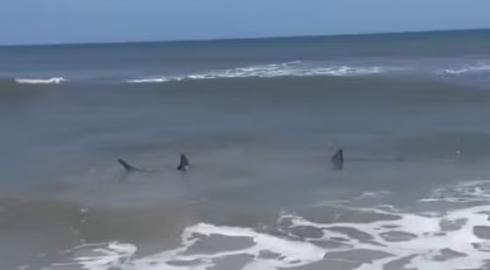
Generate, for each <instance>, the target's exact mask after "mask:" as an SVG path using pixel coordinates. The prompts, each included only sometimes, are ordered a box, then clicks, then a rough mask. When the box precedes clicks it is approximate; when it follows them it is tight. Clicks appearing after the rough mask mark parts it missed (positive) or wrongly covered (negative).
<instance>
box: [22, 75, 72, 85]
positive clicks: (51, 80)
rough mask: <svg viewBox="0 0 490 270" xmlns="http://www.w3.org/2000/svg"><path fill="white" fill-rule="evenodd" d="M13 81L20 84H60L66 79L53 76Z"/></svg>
mask: <svg viewBox="0 0 490 270" xmlns="http://www.w3.org/2000/svg"><path fill="white" fill-rule="evenodd" d="M15 81H16V82H17V83H21V84H60V83H64V82H67V81H68V80H67V79H65V78H63V77H54V78H49V79H15Z"/></svg>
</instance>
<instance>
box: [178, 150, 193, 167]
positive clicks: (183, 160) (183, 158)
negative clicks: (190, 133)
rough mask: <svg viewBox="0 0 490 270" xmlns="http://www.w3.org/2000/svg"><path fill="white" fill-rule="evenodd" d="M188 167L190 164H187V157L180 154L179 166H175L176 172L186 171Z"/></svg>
mask: <svg viewBox="0 0 490 270" xmlns="http://www.w3.org/2000/svg"><path fill="white" fill-rule="evenodd" d="M190 167H191V164H190V163H189V159H188V158H187V156H186V155H184V154H180V162H179V166H177V170H179V171H187V170H188V169H189V168H190Z"/></svg>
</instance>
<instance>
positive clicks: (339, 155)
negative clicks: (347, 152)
mask: <svg viewBox="0 0 490 270" xmlns="http://www.w3.org/2000/svg"><path fill="white" fill-rule="evenodd" d="M330 161H331V162H332V164H333V166H334V168H335V169H336V170H342V169H343V168H344V151H343V150H342V148H340V149H338V150H337V151H336V152H335V154H334V155H333V156H332V158H331V159H330Z"/></svg>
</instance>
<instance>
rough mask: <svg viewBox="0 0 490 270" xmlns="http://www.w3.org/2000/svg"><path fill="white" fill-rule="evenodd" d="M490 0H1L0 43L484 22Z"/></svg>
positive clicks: (346, 30) (456, 25)
mask: <svg viewBox="0 0 490 270" xmlns="http://www.w3.org/2000/svg"><path fill="white" fill-rule="evenodd" d="M489 14H490V1H489V0H370V1H366V0H241V1H238V0H3V1H0V45H14V44H53V43H93V42H129V41H163V40H189V39H191V40H195V39H221V38H249V37H271V36H297V35H337V34H356V33H380V32H405V31H424V30H445V29H468V28H490V15H489Z"/></svg>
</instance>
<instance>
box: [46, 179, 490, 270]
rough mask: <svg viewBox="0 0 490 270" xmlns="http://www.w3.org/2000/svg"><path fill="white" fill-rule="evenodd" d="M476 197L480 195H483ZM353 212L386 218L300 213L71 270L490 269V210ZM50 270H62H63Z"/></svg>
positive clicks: (82, 261)
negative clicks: (353, 218)
mask: <svg viewBox="0 0 490 270" xmlns="http://www.w3.org/2000/svg"><path fill="white" fill-rule="evenodd" d="M488 183H490V181H477V182H464V183H461V184H458V185H456V186H453V187H452V188H449V187H448V188H442V189H437V190H434V191H432V192H430V193H429V195H430V197H431V198H432V196H433V199H437V198H438V197H440V196H462V197H465V196H472V197H475V199H476V197H480V198H481V200H487V201H488V199H489V197H488V195H489V193H488V190H487V189H485V188H484V187H482V185H483V186H485V185H487V184H488ZM468 187H471V188H468ZM478 187H480V188H479V189H478ZM475 189H477V190H479V191H478V192H477V193H475V192H474V190H475ZM458 192H459V193H458ZM455 193H457V194H455ZM374 195H375V196H374ZM389 195H390V194H389V193H387V192H385V191H375V192H365V193H364V194H361V195H360V196H358V197H357V198H356V200H355V201H357V202H358V201H359V200H372V199H376V198H379V197H380V196H381V197H383V196H389ZM426 203H429V204H430V203H432V201H430V200H428V201H424V200H420V201H419V204H426ZM348 204H349V203H340V204H331V205H328V207H337V208H338V209H339V210H348V211H351V212H352V211H355V212H358V213H360V214H361V213H364V214H366V213H369V214H372V215H378V216H380V217H381V218H379V219H378V220H375V221H372V222H364V223H361V222H347V221H345V219H342V218H337V217H336V218H335V219H334V220H331V221H330V222H318V221H312V220H309V219H308V218H305V217H303V216H302V215H301V214H298V213H283V214H282V215H281V216H280V217H279V219H278V221H277V226H275V227H274V228H271V227H265V228H256V229H252V228H243V227H230V226H218V225H213V224H207V223H199V224H196V225H193V226H190V227H187V228H185V229H184V232H183V233H182V236H181V246H180V247H178V248H176V249H173V250H167V251H164V252H161V253H159V254H154V255H151V256H146V257H142V258H133V257H134V254H135V252H136V250H137V247H136V246H134V245H130V244H122V243H109V244H108V245H106V246H104V247H97V248H95V249H90V252H92V254H93V255H91V256H89V255H83V256H76V254H75V257H74V259H73V260H72V262H71V264H68V265H72V266H78V267H81V269H88V270H110V269H122V270H164V269H165V270H168V269H170V270H177V269H198V270H201V269H202V270H204V269H206V270H210V269H211V270H212V269H245V270H272V269H275V270H279V269H298V270H299V269H358V270H378V269H419V270H434V269H436V270H439V269H440V270H451V269H483V267H484V266H485V265H486V264H487V263H488V261H487V260H488V258H490V226H489V223H490V222H489V215H490V206H489V205H488V204H484V205H478V206H471V207H465V208H461V209H456V208H454V209H453V210H447V211H439V212H416V213H415V212H410V211H408V210H405V211H404V210H400V209H396V211H395V210H390V207H386V205H379V206H375V207H371V208H359V207H353V206H348ZM324 206H325V207H327V205H324ZM316 207H322V206H318V205H317V206H316ZM393 208H395V207H393ZM90 252H85V253H84V254H91V253H90ZM64 265H65V266H66V265H67V264H64ZM48 269H52V270H54V269H56V266H55V265H53V266H52V267H51V268H48Z"/></svg>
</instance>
